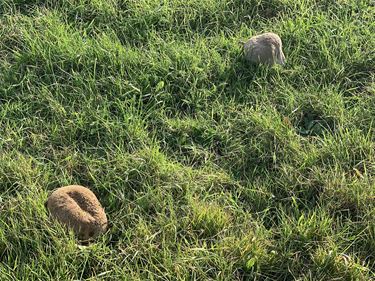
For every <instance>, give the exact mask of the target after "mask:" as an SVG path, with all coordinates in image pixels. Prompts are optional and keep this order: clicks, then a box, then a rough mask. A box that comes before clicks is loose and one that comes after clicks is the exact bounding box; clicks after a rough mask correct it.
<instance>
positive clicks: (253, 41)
mask: <svg viewBox="0 0 375 281" xmlns="http://www.w3.org/2000/svg"><path fill="white" fill-rule="evenodd" d="M282 47H283V46H282V42H281V39H280V37H279V36H278V35H277V34H275V33H272V32H267V33H263V34H260V35H257V36H253V37H251V38H250V39H249V40H248V41H247V42H246V43H245V45H244V53H245V58H246V59H247V60H248V61H250V62H253V63H261V64H267V65H273V64H281V65H284V64H285V56H284V53H283V50H282Z"/></svg>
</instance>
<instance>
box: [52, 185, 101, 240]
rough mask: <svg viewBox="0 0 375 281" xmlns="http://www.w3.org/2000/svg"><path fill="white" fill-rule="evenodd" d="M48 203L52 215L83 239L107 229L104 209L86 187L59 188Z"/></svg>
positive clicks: (92, 236) (70, 186)
mask: <svg viewBox="0 0 375 281" xmlns="http://www.w3.org/2000/svg"><path fill="white" fill-rule="evenodd" d="M46 205H47V209H48V210H49V212H50V214H51V215H52V217H54V218H56V219H57V220H58V221H59V222H61V223H62V224H64V225H65V226H67V227H68V228H71V229H73V231H74V232H75V233H76V234H77V235H78V238H79V239H81V240H88V239H91V238H95V237H97V236H98V235H99V234H101V233H103V232H105V231H106V230H107V226H108V221H107V216H106V214H105V212H104V209H103V207H102V206H101V205H100V202H99V201H98V199H97V198H96V196H95V194H94V193H93V192H92V191H91V190H90V189H88V188H86V187H83V186H79V185H69V186H64V187H61V188H58V189H56V190H55V191H54V192H52V194H51V195H50V196H49V198H48V200H47V202H46Z"/></svg>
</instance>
